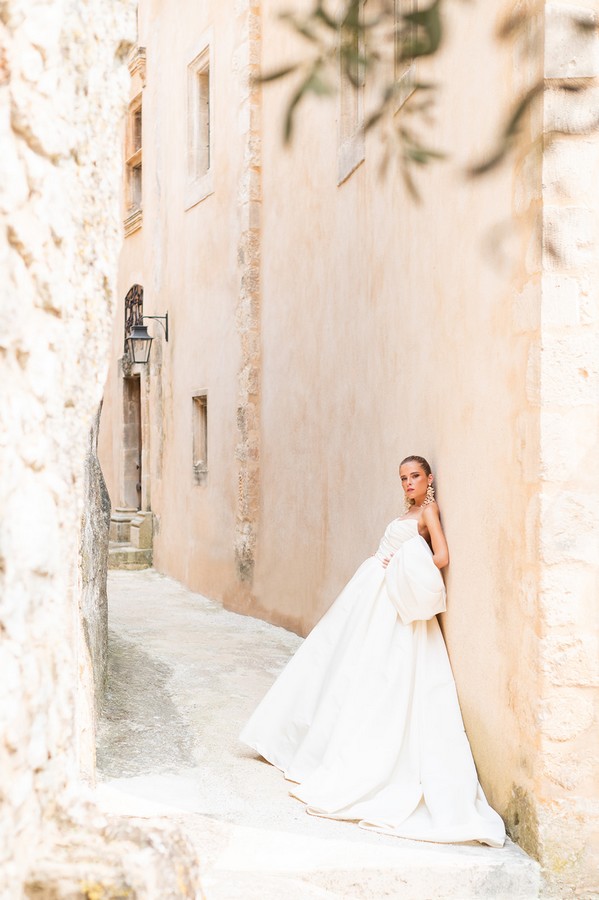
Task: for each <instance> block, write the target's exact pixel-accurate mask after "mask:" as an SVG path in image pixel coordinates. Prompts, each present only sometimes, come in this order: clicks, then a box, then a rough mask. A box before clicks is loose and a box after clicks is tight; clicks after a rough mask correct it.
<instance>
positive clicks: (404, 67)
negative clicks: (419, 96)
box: [393, 0, 418, 109]
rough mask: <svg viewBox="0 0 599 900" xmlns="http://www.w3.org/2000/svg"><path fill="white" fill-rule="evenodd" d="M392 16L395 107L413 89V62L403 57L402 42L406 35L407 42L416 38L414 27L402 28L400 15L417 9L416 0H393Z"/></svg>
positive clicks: (404, 100) (399, 104)
mask: <svg viewBox="0 0 599 900" xmlns="http://www.w3.org/2000/svg"><path fill="white" fill-rule="evenodd" d="M393 5H394V18H395V53H394V59H393V64H394V70H395V82H396V84H397V95H396V96H397V101H396V109H399V107H400V106H401V105H402V104H403V103H405V102H406V100H407V99H408V97H409V96H410V94H411V93H412V91H413V90H414V80H415V78H414V76H415V68H416V65H415V62H414V60H413V59H405V58H402V57H403V53H402V51H403V49H404V48H403V42H404V41H405V39H406V37H407V39H408V41H409V42H412V41H414V40H415V38H416V28H415V27H412V28H411V29H409V30H408V32H407V33H406V29H405V27H404V28H402V27H401V26H402V15H406V14H408V15H409V14H411V13H415V12H416V10H417V9H418V0H393Z"/></svg>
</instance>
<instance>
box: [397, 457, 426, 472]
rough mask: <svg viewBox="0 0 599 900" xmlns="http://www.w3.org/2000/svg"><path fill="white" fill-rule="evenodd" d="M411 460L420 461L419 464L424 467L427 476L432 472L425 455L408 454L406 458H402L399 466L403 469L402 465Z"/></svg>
mask: <svg viewBox="0 0 599 900" xmlns="http://www.w3.org/2000/svg"><path fill="white" fill-rule="evenodd" d="M409 462H415V463H418V465H419V466H422V468H423V469H424V474H425V475H426V476H427V477H428V476H429V475H430V474H431V467H430V466H429V464H428V462H427V461H426V460H425V458H424V456H406V458H405V459H402V461H401V462H400V464H399V468H400V469H401V467H402V466H403V464H404V463H409Z"/></svg>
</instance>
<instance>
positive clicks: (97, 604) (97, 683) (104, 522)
mask: <svg viewBox="0 0 599 900" xmlns="http://www.w3.org/2000/svg"><path fill="white" fill-rule="evenodd" d="M101 409H102V407H101V404H100V405H99V406H98V409H97V411H96V413H95V415H94V417H93V420H92V426H91V428H90V431H89V436H88V444H87V453H86V456H85V463H84V482H83V495H84V506H83V517H82V521H81V534H80V543H79V577H80V579H81V584H80V590H79V596H80V604H81V614H82V619H83V629H84V634H85V643H86V646H87V649H88V652H89V654H90V661H91V668H92V673H93V681H94V697H95V710H96V713H99V711H100V709H101V707H102V701H103V699H104V692H105V690H106V675H107V655H108V596H107V592H106V580H107V575H108V535H109V530H110V497H109V496H108V490H107V488H106V482H105V481H104V476H103V474H102V469H101V467H100V461H99V459H98V433H99V429H100V412H101Z"/></svg>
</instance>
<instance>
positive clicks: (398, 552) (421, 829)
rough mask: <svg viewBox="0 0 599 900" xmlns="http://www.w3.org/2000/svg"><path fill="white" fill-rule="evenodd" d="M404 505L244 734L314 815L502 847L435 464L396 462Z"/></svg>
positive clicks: (410, 834) (421, 836) (413, 460)
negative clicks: (458, 680) (481, 755)
mask: <svg viewBox="0 0 599 900" xmlns="http://www.w3.org/2000/svg"><path fill="white" fill-rule="evenodd" d="M399 475H400V479H401V484H402V487H403V490H404V494H405V503H406V507H405V513H404V515H403V516H401V517H399V518H397V519H394V520H393V521H392V522H391V524H390V525H388V527H387V529H386V531H385V534H384V535H383V538H382V540H381V542H380V545H379V548H378V550H377V552H376V553H375V554H374V556H372V557H370V558H369V559H367V560H366V561H365V562H364V563H362V565H361V566H360V568H359V569H358V571H357V572H356V573H355V575H354V576H353V578H352V579H351V581H350V582H349V584H347V585H346V587H345V588H344V589H343V591H342V592H341V594H340V595H339V597H338V598H337V599H336V601H335V602H334V604H333V605H332V606H331V608H330V609H329V610H328V612H327V613H326V614H325V615H324V616H323V618H322V619H321V620H320V622H319V623H318V624H317V625H316V627H315V628H314V629H313V631H312V632H311V633H310V634H309V635H308V637H307V638H306V640H305V641H304V642H303V644H302V645H301V646H300V648H299V650H298V651H297V653H296V654H295V656H294V657H293V658H292V659H291V660H290V662H289V663H288V665H287V667H286V668H285V669H284V670H283V672H282V673H281V674H280V676H279V677H278V679H277V681H276V682H275V683H274V685H273V686H272V687H271V689H270V690H269V692H268V693H267V694H266V696H265V697H264V699H263V700H262V702H261V703H260V705H259V706H258V708H257V709H256V710H255V712H254V714H253V715H252V717H251V718H250V720H249V722H248V723H247V725H246V726H245V728H244V729H243V732H242V733H241V740H242V741H243V742H244V743H245V744H248V745H249V746H250V747H253V748H254V749H255V750H256V751H257V752H258V753H259V754H260V755H261V756H263V757H264V758H265V759H267V760H268V761H269V762H271V763H272V764H273V765H275V766H277V767H278V768H279V769H281V770H282V771H283V773H284V774H285V778H287V779H288V781H290V782H293V786H292V788H291V790H290V793H291V795H292V796H294V797H297V798H298V799H299V800H302V801H303V802H304V803H305V804H306V807H307V812H309V813H311V814H312V815H316V816H325V817H328V818H332V819H349V820H353V821H357V822H358V823H359V825H360V826H361V827H362V828H366V829H370V830H372V831H380V832H384V833H386V834H393V835H396V836H398V837H403V838H412V839H417V840H423V841H439V842H444V843H454V842H458V841H472V840H474V841H481V842H482V843H485V844H490V845H491V846H492V847H501V846H503V843H504V840H505V829H504V825H503V821H502V820H501V818H500V816H499V815H498V814H497V813H496V812H495V811H494V810H493V809H491V807H490V806H489V804H488V803H487V800H486V798H485V795H484V793H483V789H482V787H481V786H480V784H479V782H478V777H477V774H476V768H475V766H474V760H473V759H472V752H471V750H470V745H469V743H468V738H467V737H466V734H465V732H464V725H463V722H462V716H461V713H460V707H459V704H458V698H457V694H456V688H455V683H454V680H453V676H452V672H451V668H450V664H449V659H448V656H447V650H446V648H445V643H444V641H443V636H442V634H441V630H440V628H439V624H438V622H437V619H436V613H438V612H442V611H443V610H444V609H445V587H444V584H443V579H442V577H441V573H440V571H439V570H440V569H442V568H443V567H444V566H446V565H447V563H448V562H449V553H448V549H447V542H446V540H445V535H444V534H443V528H442V526H441V521H440V518H439V509H438V507H437V503H436V501H435V500H434V490H433V486H432V483H433V476H432V473H431V468H430V466H429V464H428V462H427V461H426V460H425V459H423V458H422V457H420V456H409V457H407V458H406V459H404V460H403V461H402V463H401V464H400V467H399Z"/></svg>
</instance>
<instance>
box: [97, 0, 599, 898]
mask: <svg viewBox="0 0 599 900" xmlns="http://www.w3.org/2000/svg"><path fill="white" fill-rule="evenodd" d="M222 6H223V5H222V4H218V3H214V4H204V5H202V7H201V8H199V7H198V5H197V4H192V3H187V2H186V3H182V4H181V5H180V7H179V11H180V12H179V15H178V16H176V17H175V16H172V15H171V14H170V12H169V7H168V6H167V5H166V4H165V3H164V2H159V0H148V2H147V3H143V4H142V8H141V13H142V15H141V18H140V43H142V44H143V45H144V46H146V48H147V83H146V87H145V88H144V101H143V102H144V167H145V173H146V174H145V178H144V194H143V205H144V222H143V227H142V229H141V232H137V233H136V234H135V235H133V236H132V237H130V238H127V240H126V242H125V249H124V252H123V254H122V257H121V271H120V276H119V295H120V298H121V299H122V298H123V297H124V295H125V293H126V291H127V290H128V288H129V287H130V286H131V284H133V283H135V282H139V283H142V284H144V288H145V290H146V297H147V310H146V311H147V312H149V313H157V314H161V313H163V312H164V311H165V309H166V308H168V309H169V313H171V326H172V336H171V338H170V340H169V344H165V343H163V342H161V341H157V342H156V344H157V346H155V348H154V349H155V350H156V351H158V352H157V353H156V355H155V356H154V357H153V362H152V364H151V366H150V369H149V372H147V373H145V375H144V379H145V380H144V382H143V385H144V391H145V395H144V396H145V400H144V403H143V404H142V410H143V411H144V412H143V414H144V416H145V425H144V429H145V430H144V435H145V436H146V440H147V442H148V446H147V447H146V448H145V451H144V452H146V453H147V454H148V457H149V461H150V462H149V467H148V468H147V473H148V474H147V478H148V486H147V488H146V489H145V493H144V497H145V502H146V503H147V504H148V505H150V498H151V508H152V510H153V511H154V513H155V517H156V522H157V526H158V534H157V537H156V542H155V561H156V565H157V567H158V568H159V569H160V570H161V571H165V572H167V573H169V574H171V575H174V576H175V577H177V578H179V579H181V580H182V581H184V582H185V583H186V584H188V585H189V586H190V587H192V588H194V589H197V590H201V591H203V592H204V593H207V594H208V595H210V596H213V597H218V598H221V599H224V600H225V602H226V603H227V605H229V606H230V607H231V608H235V609H239V610H241V611H245V612H250V613H251V614H253V615H257V616H262V617H264V618H267V619H270V620H271V621H274V622H277V623H280V624H283V625H285V626H287V627H289V628H292V629H294V630H296V631H298V632H300V633H303V634H305V633H306V632H307V631H308V630H309V628H310V627H311V626H312V625H313V624H314V622H315V621H316V620H317V619H318V618H319V616H320V615H321V614H322V613H323V612H324V611H325V610H326V609H327V607H328V606H329V605H330V603H331V602H332V600H333V599H334V597H335V596H336V595H337V593H338V591H339V589H340V588H341V587H342V585H343V584H344V582H345V581H346V580H347V579H348V578H349V576H350V575H351V574H352V572H353V570H354V569H355V567H356V566H357V564H358V563H359V562H360V561H361V560H362V559H363V558H364V557H365V556H366V555H367V554H369V553H372V552H373V551H374V549H375V548H376V545H377V541H378V539H379V536H380V534H381V532H382V530H383V528H384V526H385V524H386V523H387V522H388V521H389V520H390V519H391V518H392V517H393V516H395V515H397V514H398V512H399V511H400V510H401V505H402V501H401V496H400V488H399V483H398V481H397V480H396V470H397V463H398V461H399V460H400V459H401V457H402V456H404V455H406V454H407V453H413V452H416V453H421V454H424V455H425V456H427V457H428V458H429V459H430V460H431V462H432V464H433V467H434V470H435V473H436V476H437V480H438V496H439V500H440V505H441V509H442V513H443V518H444V523H445V527H446V530H447V534H448V538H449V543H450V549H451V558H452V562H451V566H450V569H449V571H448V573H447V581H448V589H449V610H448V613H447V615H446V617H445V622H444V627H445V632H446V636H447V641H448V646H449V650H450V655H451V659H452V664H453V667H454V671H455V675H456V680H457V683H458V688H459V693H460V700H461V703H462V708H463V712H464V718H465V722H466V727H467V730H468V734H469V736H470V739H471V742H472V746H473V750H474V755H475V758H476V762H477V765H478V769H479V773H480V776H481V780H482V782H483V785H484V787H485V790H486V791H487V793H488V796H489V799H490V801H491V802H492V803H493V805H494V806H495V807H496V808H497V809H499V810H500V812H501V813H502V814H503V815H504V816H505V818H506V821H507V823H508V827H509V828H510V830H511V832H512V833H513V834H514V835H515V836H516V837H517V839H518V840H519V841H520V842H521V843H522V845H523V846H524V847H525V848H526V849H528V850H529V851H531V852H533V853H536V854H539V855H540V856H541V858H542V860H543V861H544V862H545V864H546V866H547V867H548V871H552V872H555V873H556V878H557V879H559V878H561V881H556V885H558V886H557V887H556V891H560V890H561V891H563V892H564V896H567V895H568V893H567V892H568V891H570V890H571V889H572V885H573V884H575V883H576V882H577V881H578V882H579V883H580V884H582V885H583V887H582V890H584V891H587V892H588V890H589V889H590V888H589V885H590V882H591V878H592V877H593V876H592V873H593V867H594V865H595V863H594V861H593V856H592V853H593V851H592V849H591V845H592V834H591V830H592V829H591V822H592V815H593V814H592V809H591V800H590V798H591V797H596V787H594V788H592V787H591V782H590V778H591V773H590V769H591V766H590V762H589V761H590V759H591V755H592V753H593V752H594V747H593V735H594V733H593V731H592V722H593V715H594V709H595V706H594V704H596V702H597V700H596V696H595V694H594V690H595V688H594V687H593V685H594V684H595V683H596V682H595V681H594V679H595V678H596V674H594V672H593V669H592V664H593V662H594V660H595V659H596V650H595V643H594V641H595V640H596V637H597V621H596V619H593V616H594V615H595V616H596V613H593V611H592V601H593V592H594V591H595V590H596V578H597V576H596V572H597V569H596V566H597V553H596V549H597V548H596V529H597V527H598V521H599V520H598V517H597V513H596V509H597V508H599V504H597V498H596V491H597V489H598V487H599V473H598V472H597V471H596V467H597V460H596V459H595V457H594V455H593V447H594V444H595V439H596V433H597V425H598V422H597V415H598V407H597V393H596V378H597V377H598V376H597V372H596V359H597V355H596V350H595V341H596V337H597V332H596V327H597V322H596V311H595V304H596V300H597V298H596V296H595V295H596V290H597V283H598V279H597V276H598V275H599V273H598V272H597V271H596V267H597V265H598V264H597V261H596V260H597V253H596V251H595V250H594V249H593V248H594V246H595V245H594V241H595V231H596V228H597V212H598V211H599V196H597V194H596V190H597V189H596V184H597V178H596V165H597V163H596V158H595V153H596V142H595V138H594V137H593V138H592V139H591V138H589V137H588V135H587V136H585V135H580V136H578V137H575V138H574V142H573V143H570V139H568V140H566V139H562V138H560V139H559V140H557V141H555V142H554V143H553V144H551V145H550V146H548V147H547V149H546V151H545V155H544V156H543V141H542V137H543V130H544V129H545V130H548V129H549V128H550V124H549V116H550V114H551V115H553V116H558V117H559V116H563V115H574V118H576V119H577V121H578V119H580V121H579V122H578V127H579V128H580V129H581V130H583V131H584V130H587V131H588V122H587V118H588V117H592V114H593V113H592V110H593V108H594V107H593V102H594V101H593V98H594V91H592V90H591V91H589V92H588V93H586V94H584V96H583V95H577V96H576V98H575V99H574V100H572V98H571V96H570V100H567V99H564V98H565V96H566V95H565V94H564V92H563V91H560V90H556V91H551V90H550V91H549V92H548V94H547V96H546V100H545V104H544V106H545V108H543V104H542V103H541V104H539V105H537V106H535V107H533V109H531V111H530V113H529V115H528V116H527V117H526V119H525V122H524V126H523V130H522V135H521V138H522V140H521V142H520V143H519V144H518V147H517V149H516V152H515V154H514V155H513V156H512V157H511V158H510V162H509V164H507V165H505V166H503V167H501V168H499V169H497V170H494V171H493V172H491V173H490V174H489V175H487V176H486V177H485V178H483V179H478V180H473V179H469V178H467V177H466V175H465V170H466V167H467V166H468V165H470V164H472V163H473V162H479V161H480V159H481V157H482V155H483V154H484V153H485V152H486V151H487V150H488V149H489V148H490V146H491V145H492V143H493V139H494V137H495V135H496V134H497V131H498V128H499V126H500V123H501V121H502V115H503V113H504V111H505V110H507V109H508V108H509V106H510V104H511V103H512V102H513V99H514V96H517V95H519V94H520V93H522V92H524V91H526V90H527V89H528V88H530V87H531V86H532V85H533V84H535V83H537V82H538V81H539V79H542V77H543V75H544V74H545V73H544V69H543V65H544V58H543V48H544V46H545V37H546V47H547V49H546V56H547V60H546V62H547V65H548V66H549V68H548V69H547V76H548V77H549V78H551V79H560V78H562V76H567V77H570V76H572V77H575V78H579V77H583V78H587V79H588V78H589V77H590V75H591V74H594V72H591V71H585V72H581V71H580V65H584V67H587V68H588V66H589V65H590V66H591V68H592V67H593V66H594V65H595V64H596V50H595V49H592V48H593V47H594V46H595V44H594V43H593V42H594V41H595V36H594V32H591V31H586V32H584V36H585V40H587V42H590V43H587V44H585V48H586V49H581V47H580V44H576V46H573V45H572V40H578V39H580V36H581V34H582V32H580V30H577V29H574V32H572V31H571V27H570V25H569V24H568V23H567V22H566V23H565V22H564V21H563V15H564V13H563V10H561V8H559V7H557V6H555V5H553V4H549V5H548V7H547V15H546V17H544V16H543V14H542V12H543V9H542V5H541V7H539V4H533V3H531V4H530V5H529V7H527V6H526V4H524V5H521V6H519V7H518V8H519V9H520V10H522V9H524V10H525V11H526V9H527V8H529V9H530V11H531V13H534V14H532V15H531V17H530V20H529V22H528V25H527V26H526V27H525V28H524V29H523V30H521V31H520V32H519V33H518V34H517V35H516V38H515V39H514V41H513V42H512V43H510V44H501V43H498V40H497V36H496V28H497V23H498V21H500V19H501V17H502V16H503V15H504V14H505V13H506V12H508V11H509V10H508V8H507V7H509V6H510V4H505V3H502V2H500V0H494V2H492V3H486V4H485V5H484V6H483V5H481V4H460V5H450V6H449V7H448V10H447V12H448V15H449V16H450V18H449V20H448V23H447V24H448V28H449V38H450V39H449V40H448V42H447V45H446V47H445V49H444V51H443V53H442V54H441V56H440V58H438V59H436V60H435V64H434V70H433V71H432V72H424V73H423V74H424V75H425V77H428V75H431V76H432V78H433V80H436V81H439V82H440V83H441V84H442V85H443V90H442V95H441V102H440V104H439V109H438V113H437V116H436V124H435V125H434V126H433V128H432V131H431V132H429V134H428V140H429V141H430V142H431V143H435V144H437V145H439V146H441V147H442V148H445V149H449V150H450V151H451V153H452V158H451V161H450V162H447V163H446V164H443V165H439V166H436V167H432V168H430V169H429V170H427V172H426V175H425V176H424V177H422V178H421V179H420V187H421V192H422V199H423V202H422V204H420V205H416V204H414V203H413V202H412V201H411V200H410V199H409V197H408V195H407V192H406V190H405V188H404V185H403V183H402V181H401V178H400V177H398V175H397V173H394V172H391V173H390V174H389V175H388V177H387V179H386V180H384V181H383V180H381V178H380V173H379V161H380V155H381V148H380V145H379V142H378V141H379V139H378V138H377V137H376V135H374V134H370V135H368V136H367V138H366V141H365V154H364V160H363V161H362V163H361V164H359V165H358V166H357V168H356V169H355V171H353V173H352V174H351V175H350V176H349V177H348V178H347V179H345V180H343V181H342V182H341V183H338V171H339V164H340V153H341V150H340V140H339V131H338V126H339V121H338V120H339V108H338V106H337V104H336V102H332V103H316V102H314V103H309V104H308V105H307V106H306V109H305V110H304V112H303V113H302V114H301V115H300V117H299V119H298V122H297V131H296V135H295V140H294V146H293V149H292V150H291V151H286V150H284V149H283V148H282V144H281V133H282V121H283V116H284V111H285V105H286V103H287V101H288V99H289V96H290V87H289V85H287V86H284V85H275V86H269V87H268V88H265V89H264V90H262V91H260V90H259V89H258V88H257V87H256V86H255V85H254V86H252V85H251V84H249V81H248V73H249V72H250V71H252V69H253V67H255V66H256V65H258V63H259V62H260V59H262V63H263V67H264V69H265V70H269V69H274V68H276V67H278V66H279V65H281V64H282V63H287V62H288V61H289V59H291V58H294V57H295V56H296V55H297V54H299V53H302V52H305V47H304V45H302V44H298V42H297V41H295V40H294V39H292V38H291V36H290V35H289V33H288V32H287V31H286V30H285V28H284V27H283V26H282V25H281V23H280V21H279V20H278V13H279V12H281V11H284V10H286V9H287V8H288V6H289V3H288V2H287V0H269V2H268V3H263V4H261V5H260V9H261V16H260V19H258V10H259V7H258V6H257V5H256V4H254V3H252V2H247V3H239V4H236V7H235V10H236V12H235V16H232V15H231V14H230V12H229V11H226V12H225V11H224V9H223V8H222ZM560 16H561V17H562V19H560ZM545 26H546V27H547V35H545ZM551 29H553V31H552V30H551ZM206 34H209V35H210V42H211V44H212V46H213V50H214V60H213V63H214V64H213V69H212V71H213V74H214V103H213V109H212V114H213V120H212V124H213V129H214V133H213V139H214V153H213V162H212V164H211V165H212V166H213V177H214V190H213V192H212V193H210V194H209V195H208V196H206V197H205V199H203V200H202V201H201V202H199V203H197V204H196V205H194V206H192V207H190V208H186V204H185V148H186V140H187V137H186V91H187V88H186V84H185V69H186V66H187V64H188V63H189V62H190V61H191V60H192V59H193V57H194V52H197V50H198V49H200V45H201V44H202V41H203V37H202V36H203V35H206ZM572 34H574V38H572ZM173 47H179V48H180V51H179V52H178V53H172V52H171V51H172V48H173ZM589 48H590V49H589ZM581 53H582V56H581V55H580V54H581ZM583 61H584V62H583ZM552 66H557V70H553V69H552ZM556 83H557V82H554V85H555V84H556ZM368 90H369V88H368V86H367V89H366V103H367V102H368ZM564 103H570V107H569V109H570V113H566V111H565V109H564V107H563V104H564ZM572 104H575V105H574V106H573V105H572ZM573 109H575V110H576V113H572V110H573ZM568 130H573V129H570V128H569V129H568ZM146 148H147V154H146ZM584 172H587V173H588V176H587V177H586V179H585V177H584V176H583V173H584ZM556 244H558V245H559V252H554V251H555V250H556V249H558V248H556V246H555V245H556ZM558 260H559V262H558ZM121 321H122V315H121V313H120V312H119V314H118V316H117V323H118V329H119V333H118V334H117V335H116V336H115V339H114V361H113V363H112V364H111V374H110V377H109V382H108V385H107V392H106V406H105V410H104V413H103V426H102V434H101V442H102V459H103V465H104V469H105V473H106V476H107V480H108V481H109V485H110V487H111V494H112V495H113V499H114V502H115V505H119V504H120V503H121V502H122V500H121V497H120V496H119V493H120V492H121V493H122V478H121V476H120V474H119V472H120V468H119V467H120V466H121V446H120V442H119V440H118V434H119V428H120V427H121V425H120V422H121V419H120V418H119V417H120V405H121V403H122V396H123V394H122V383H121V382H120V381H119V376H118V365H117V358H118V357H120V356H121V354H122V333H120V322H121ZM154 334H155V335H156V336H159V330H158V328H155V329H154ZM153 354H154V350H153ZM194 391H207V393H208V445H209V450H208V475H207V479H206V481H205V482H204V483H201V484H196V483H194V480H193V471H192V417H191V396H192V394H193V392H194ZM570 753H572V754H573V756H574V759H576V760H581V761H582V762H580V764H578V763H576V772H575V773H571V774H568V758H569V754H570ZM593 791H595V793H594V794H593ZM585 796H586V800H585V801H584V802H583V800H582V798H583V797H585ZM568 804H570V805H571V806H570V809H571V811H568ZM570 843H571V844H572V846H574V845H577V846H578V848H579V851H580V852H578V853H577V854H575V853H574V851H573V850H566V853H565V855H563V856H560V855H559V853H558V852H557V850H556V848H557V847H562V848H566V847H568V846H570ZM560 873H561V874H560ZM585 879H586V881H585ZM583 896H584V894H583Z"/></svg>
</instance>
